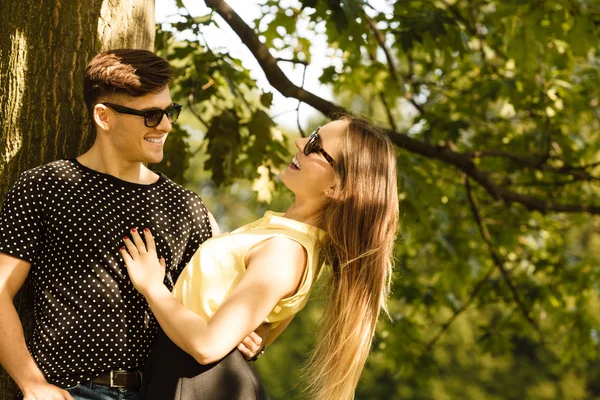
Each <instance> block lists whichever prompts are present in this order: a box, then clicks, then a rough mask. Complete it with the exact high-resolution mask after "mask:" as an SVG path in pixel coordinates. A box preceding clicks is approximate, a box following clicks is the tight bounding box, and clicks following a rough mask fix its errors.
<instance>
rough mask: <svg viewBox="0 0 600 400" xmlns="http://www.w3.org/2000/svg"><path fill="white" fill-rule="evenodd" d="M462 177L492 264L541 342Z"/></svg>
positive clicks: (542, 339)
mask: <svg viewBox="0 0 600 400" xmlns="http://www.w3.org/2000/svg"><path fill="white" fill-rule="evenodd" d="M464 179H465V189H466V191H467V197H468V199H469V204H470V205H471V212H472V213H473V218H475V222H477V226H478V227H479V232H480V233H481V237H482V238H483V241H484V242H485V244H486V245H487V247H488V250H489V252H490V256H491V257H492V260H493V261H494V264H495V265H496V267H498V269H499V270H500V273H501V275H502V278H503V279H504V282H505V283H506V285H507V286H508V288H509V289H510V291H511V293H512V295H513V299H514V301H515V302H516V303H517V306H518V307H519V310H520V311H521V314H522V315H523V317H525V319H526V320H527V322H529V324H530V325H531V326H532V327H533V329H535V331H536V332H537V333H538V334H539V335H540V341H541V342H542V343H543V341H544V336H543V334H542V331H541V330H540V328H539V327H538V325H537V323H536V322H535V321H534V320H533V318H531V315H530V312H529V310H528V309H527V307H526V306H525V303H523V300H522V299H521V296H519V292H518V291H517V288H516V287H515V285H514V283H513V282H512V278H511V276H510V274H509V273H508V270H507V269H506V267H505V266H504V263H503V262H502V260H501V259H500V256H499V255H498V253H497V252H496V249H495V248H494V244H493V243H492V238H491V236H490V232H489V231H488V230H487V227H486V225H485V224H484V223H483V221H482V219H481V214H480V213H479V208H478V207H477V200H475V197H474V196H473V192H472V191H471V185H470V183H469V178H467V177H466V176H465V178H464Z"/></svg>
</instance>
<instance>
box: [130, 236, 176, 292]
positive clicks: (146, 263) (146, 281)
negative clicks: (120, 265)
mask: <svg viewBox="0 0 600 400" xmlns="http://www.w3.org/2000/svg"><path fill="white" fill-rule="evenodd" d="M131 238H132V239H131V240H130V239H129V237H127V236H125V238H124V239H123V242H125V247H121V255H122V256H123V260H125V266H126V267H127V273H128V274H129V278H130V279H131V282H132V283H133V286H134V287H135V288H136V289H137V291H138V292H140V293H141V294H143V295H144V296H146V294H147V293H148V292H149V290H151V288H152V287H154V286H156V285H163V281H164V279H165V268H166V264H165V259H164V258H161V259H160V260H159V259H158V256H157V255H156V245H155V243H154V238H153V237H152V233H151V232H150V230H149V229H144V239H146V244H144V242H143V241H142V238H141V237H140V235H139V234H138V232H137V230H136V229H135V228H134V229H132V230H131Z"/></svg>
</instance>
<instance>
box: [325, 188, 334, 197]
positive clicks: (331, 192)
mask: <svg viewBox="0 0 600 400" xmlns="http://www.w3.org/2000/svg"><path fill="white" fill-rule="evenodd" d="M323 193H324V194H325V196H327V197H329V198H334V197H335V186H329V187H328V188H327V189H326V190H325V191H324V192H323Z"/></svg>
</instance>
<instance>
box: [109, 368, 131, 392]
mask: <svg viewBox="0 0 600 400" xmlns="http://www.w3.org/2000/svg"><path fill="white" fill-rule="evenodd" d="M115 372H128V371H125V370H122V369H119V370H116V371H110V376H109V378H110V379H109V383H110V387H114V388H125V387H127V386H126V385H115V384H114V383H113V373H115Z"/></svg>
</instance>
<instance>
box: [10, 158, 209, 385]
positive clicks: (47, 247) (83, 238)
mask: <svg viewBox="0 0 600 400" xmlns="http://www.w3.org/2000/svg"><path fill="white" fill-rule="evenodd" d="M134 227H135V228H138V229H144V228H149V229H151V230H152V233H153V234H154V236H155V240H156V245H157V251H158V253H159V255H160V256H162V257H164V258H165V259H166V262H167V271H168V272H167V277H166V278H165V284H166V285H167V286H168V287H169V288H172V286H173V282H174V281H175V280H176V279H177V277H178V275H179V273H180V272H181V270H182V269H183V268H184V267H185V265H186V264H187V262H188V261H189V260H190V259H191V257H192V256H193V255H194V253H195V252H196V250H197V249H198V247H199V246H200V243H202V242H203V241H204V240H206V239H208V238H210V237H211V235H212V233H211V229H210V222H209V219H208V215H207V211H206V208H205V207H204V204H203V203H202V200H200V198H199V197H198V196H197V195H196V194H194V193H193V192H191V191H189V190H186V189H184V188H182V187H181V186H179V185H177V184H176V183H174V182H172V181H170V180H169V179H168V178H166V177H165V176H164V175H162V174H161V176H160V179H159V180H158V181H157V182H156V183H153V184H151V185H139V184H134V183H129V182H125V181H122V180H119V179H117V178H115V177H113V176H110V175H106V174H101V173H99V172H96V171H93V170H91V169H89V168H87V167H85V166H83V165H81V164H79V163H78V162H77V160H75V159H71V160H61V161H55V162H52V163H50V164H47V165H44V166H41V167H38V168H34V169H32V170H29V171H27V172H25V173H24V174H23V175H21V177H20V178H19V179H18V180H17V182H16V183H15V184H14V185H13V187H12V188H11V190H10V192H9V194H8V196H7V198H6V200H5V202H4V205H3V207H2V210H1V212H0V252H2V253H5V254H9V255H12V256H14V257H17V258H20V259H22V260H25V261H28V262H30V263H31V264H32V267H31V270H30V273H29V277H30V279H32V283H33V288H34V316H35V327H34V333H33V338H32V340H31V342H30V343H29V349H30V351H31V353H32V355H33V357H34V359H35V360H36V362H37V363H38V365H39V366H40V368H41V370H42V372H43V373H44V374H45V375H46V377H47V378H48V380H49V381H50V382H51V383H53V384H56V385H58V386H61V387H68V386H74V385H75V384H77V383H78V382H81V381H83V380H86V379H88V378H89V377H91V376H93V375H95V374H99V373H101V372H106V371H110V370H117V369H141V368H143V365H144V362H145V360H146V358H147V356H148V352H149V350H150V346H151V344H152V341H153V340H154V337H155V335H156V332H157V324H156V320H155V319H154V317H150V318H149V320H148V314H149V308H148V305H147V303H146V301H145V299H144V298H143V296H141V295H140V294H139V293H137V292H136V290H135V289H134V288H133V285H132V284H131V281H130V280H129V278H128V276H127V272H126V271H125V269H124V263H123V261H122V258H121V255H120V254H119V248H120V247H121V246H122V245H123V241H122V239H123V236H125V235H126V234H128V232H129V230H130V229H131V228H134Z"/></svg>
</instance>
